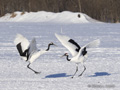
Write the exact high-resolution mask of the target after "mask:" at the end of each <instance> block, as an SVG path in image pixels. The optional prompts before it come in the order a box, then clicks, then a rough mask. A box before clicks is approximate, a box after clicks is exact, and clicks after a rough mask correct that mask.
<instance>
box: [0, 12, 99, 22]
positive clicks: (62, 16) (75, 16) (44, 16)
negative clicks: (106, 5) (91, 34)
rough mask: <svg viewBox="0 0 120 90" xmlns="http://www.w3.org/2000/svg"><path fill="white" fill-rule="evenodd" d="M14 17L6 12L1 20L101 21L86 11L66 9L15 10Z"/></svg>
mask: <svg viewBox="0 0 120 90" xmlns="http://www.w3.org/2000/svg"><path fill="white" fill-rule="evenodd" d="M14 15H15V16H14V17H12V14H6V15H5V16H3V17H1V18H0V22H50V23H52V22H53V23H54V22H55V23H90V22H99V21H97V20H95V19H92V18H91V17H89V16H88V15H86V14H84V13H79V12H76V13H73V12H69V11H64V12H61V13H52V12H45V11H39V12H30V13H28V12H25V13H22V12H15V13H14Z"/></svg>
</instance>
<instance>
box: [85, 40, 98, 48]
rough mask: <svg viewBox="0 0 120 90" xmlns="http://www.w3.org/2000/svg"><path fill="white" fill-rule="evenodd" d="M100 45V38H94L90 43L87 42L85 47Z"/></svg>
mask: <svg viewBox="0 0 120 90" xmlns="http://www.w3.org/2000/svg"><path fill="white" fill-rule="evenodd" d="M99 45H100V40H99V39H97V40H94V41H92V42H90V43H88V44H86V45H85V46H84V47H86V48H93V47H98V46H99Z"/></svg>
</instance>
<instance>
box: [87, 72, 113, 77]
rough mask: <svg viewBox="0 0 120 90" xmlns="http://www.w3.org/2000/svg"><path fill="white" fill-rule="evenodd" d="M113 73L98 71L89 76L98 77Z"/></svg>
mask: <svg viewBox="0 0 120 90" xmlns="http://www.w3.org/2000/svg"><path fill="white" fill-rule="evenodd" d="M109 75H111V74H110V73H107V72H96V73H94V75H90V76H89V77H98V76H109Z"/></svg>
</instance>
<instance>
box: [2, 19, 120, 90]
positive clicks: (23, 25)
mask: <svg viewBox="0 0 120 90" xmlns="http://www.w3.org/2000/svg"><path fill="white" fill-rule="evenodd" d="M43 19H44V18H43ZM31 20H32V19H31ZM11 21H12V20H11ZM28 21H29V20H28ZM35 21H36V20H35ZM65 22H66V19H65ZM76 22H77V21H76ZM119 29H120V24H105V23H84V24H83V23H81V24H80V23H79V24H74V23H53V22H50V21H48V22H44V23H43V22H32V21H31V22H25V21H24V22H0V71H1V72H0V90H49V89H51V90H96V89H100V90H119V88H120V30H119ZM18 33H20V34H22V35H23V36H25V37H26V38H27V39H28V40H32V38H36V42H37V47H38V48H39V49H41V50H44V49H46V48H47V46H48V43H50V42H54V43H55V44H56V45H57V47H55V46H52V47H51V50H50V51H49V52H48V53H46V54H45V55H42V56H40V57H39V58H38V59H37V60H36V61H35V62H33V63H32V64H31V67H32V68H33V69H35V70H36V71H41V74H35V73H33V72H32V71H31V70H29V69H28V68H27V65H28V62H25V61H24V60H22V59H21V58H20V56H19V53H18V51H17V49H16V47H15V45H14V39H15V36H16V34H18ZM55 33H58V34H63V35H67V36H69V37H71V38H72V39H74V40H75V41H76V42H77V43H78V44H79V45H80V46H83V45H85V44H86V43H89V42H90V41H93V40H95V39H100V41H101V44H100V46H99V47H97V48H90V49H89V50H88V59H87V60H86V61H85V66H86V71H85V72H84V74H83V75H82V76H81V77H78V75H79V74H80V73H81V72H82V71H83V66H82V65H79V71H78V73H77V74H76V76H75V77H74V78H73V79H72V78H71V76H72V75H73V74H74V72H75V69H76V65H75V63H73V62H69V61H67V60H66V58H60V57H61V56H62V55H63V54H64V53H69V55H70V52H69V51H68V50H67V49H66V48H65V47H63V46H62V45H61V43H60V42H59V41H58V40H57V38H56V37H55V35H54V34H55ZM70 57H72V56H70Z"/></svg>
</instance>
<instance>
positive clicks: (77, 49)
mask: <svg viewBox="0 0 120 90" xmlns="http://www.w3.org/2000/svg"><path fill="white" fill-rule="evenodd" d="M68 42H70V43H72V44H74V45H75V46H76V47H77V48H76V51H77V52H79V50H80V48H81V47H80V46H79V45H78V44H77V43H76V42H75V41H74V40H73V39H70V40H69V41H68Z"/></svg>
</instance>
